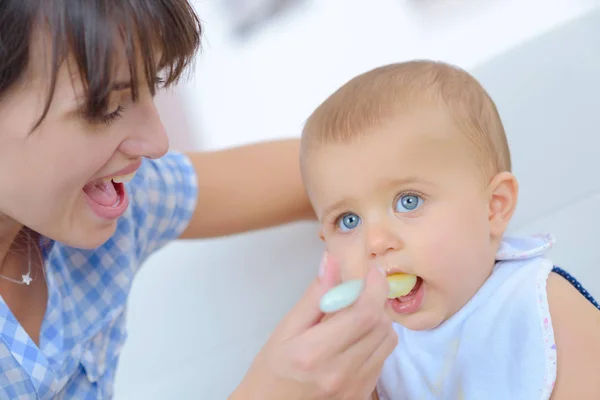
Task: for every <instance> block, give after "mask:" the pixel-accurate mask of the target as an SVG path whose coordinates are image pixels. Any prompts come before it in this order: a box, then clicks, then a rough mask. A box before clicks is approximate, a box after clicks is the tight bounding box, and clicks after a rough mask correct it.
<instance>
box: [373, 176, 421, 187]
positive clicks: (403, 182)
mask: <svg viewBox="0 0 600 400" xmlns="http://www.w3.org/2000/svg"><path fill="white" fill-rule="evenodd" d="M411 184H412V185H414V184H420V185H429V186H431V185H433V183H431V182H429V181H428V180H426V179H423V178H421V177H418V176H408V177H403V178H396V179H392V180H389V181H387V182H386V183H385V184H384V185H385V187H397V186H407V185H411Z"/></svg>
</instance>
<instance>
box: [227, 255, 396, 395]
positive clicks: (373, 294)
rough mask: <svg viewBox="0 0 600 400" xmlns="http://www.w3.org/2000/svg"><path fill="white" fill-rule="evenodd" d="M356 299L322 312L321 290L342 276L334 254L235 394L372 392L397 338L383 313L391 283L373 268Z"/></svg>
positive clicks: (365, 393)
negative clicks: (342, 308)
mask: <svg viewBox="0 0 600 400" xmlns="http://www.w3.org/2000/svg"><path fill="white" fill-rule="evenodd" d="M365 279H366V281H365V286H364V289H363V292H362V293H361V295H360V297H359V298H358V300H357V301H356V302H355V303H354V304H352V305H351V306H350V307H348V308H346V309H344V310H341V311H339V312H337V313H335V314H333V315H328V316H327V318H323V317H324V315H323V313H322V312H321V311H320V310H319V300H320V298H321V296H322V295H323V294H324V293H325V292H326V291H327V290H329V289H330V288H331V287H333V286H334V285H335V284H337V283H338V282H339V268H338V266H337V264H336V263H335V261H334V260H331V258H329V260H327V258H325V259H324V268H323V273H322V274H321V277H320V279H317V280H316V281H315V282H313V284H312V285H311V286H310V287H309V288H308V290H307V292H306V293H305V294H304V296H303V297H302V299H301V300H300V301H299V302H298V303H297V304H296V306H295V307H294V308H293V309H292V310H291V311H290V312H289V313H288V314H287V315H286V317H285V318H284V319H283V321H282V322H281V323H280V324H279V326H278V327H277V328H276V329H275V331H274V332H273V334H272V336H271V337H270V339H269V341H268V342H267V343H266V345H265V346H264V347H263V349H262V351H261V352H260V353H259V354H258V355H257V356H256V358H255V360H254V363H253V364H252V366H251V367H250V370H249V371H248V373H247V375H246V377H245V378H244V380H243V381H242V383H241V384H240V386H239V387H238V388H237V390H236V392H235V393H234V394H233V395H232V396H231V400H234V399H240V400H254V399H256V400H268V399H278V400H279V399H286V400H294V399H297V400H308V399H360V400H363V399H366V398H370V397H369V396H370V395H371V393H372V391H373V389H374V387H375V384H376V382H377V379H378V377H379V374H380V372H381V368H382V366H383V362H384V361H385V359H386V358H387V357H388V356H389V354H390V353H391V352H392V350H393V349H394V347H395V346H396V344H397V341H398V338H397V336H396V333H395V331H394V330H393V328H392V323H391V320H390V319H389V318H388V317H387V315H386V314H385V302H386V299H387V293H388V290H389V289H388V284H387V281H386V279H385V277H384V275H383V274H382V273H381V272H380V271H379V270H377V269H375V268H373V269H372V270H371V271H369V273H368V274H367V276H366V278H365Z"/></svg>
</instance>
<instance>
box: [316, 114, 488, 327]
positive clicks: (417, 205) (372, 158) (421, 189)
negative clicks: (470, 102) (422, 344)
mask: <svg viewBox="0 0 600 400" xmlns="http://www.w3.org/2000/svg"><path fill="white" fill-rule="evenodd" d="M471 149H472V148H471V147H470V145H469V142H468V141H467V139H466V138H465V137H464V136H463V135H462V134H461V133H459V132H457V131H456V128H454V127H453V125H452V124H451V123H450V121H448V120H447V119H446V117H445V116H443V115H440V114H439V113H433V112H431V113H429V114H423V115H406V116H402V117H399V118H396V119H395V120H393V121H389V123H387V124H385V125H384V126H379V127H376V128H373V129H371V130H370V131H369V132H365V134H364V136H363V137H360V138H357V140H355V141H353V142H350V143H344V144H332V145H324V146H322V147H321V148H319V149H315V150H311V152H310V154H308V155H307V157H306V159H305V160H304V162H305V164H304V176H305V179H306V182H305V183H306V186H307V190H308V193H309V196H310V198H311V201H312V202H313V206H314V208H315V211H316V212H317V215H318V217H319V219H320V222H321V223H322V231H321V234H322V238H323V239H324V240H325V243H326V247H327V250H328V251H329V252H330V253H331V254H332V255H333V256H334V257H335V258H336V259H337V260H339V261H340V266H341V269H342V279H343V280H344V281H346V280H350V279H357V278H362V277H364V275H365V274H366V271H367V269H368V268H372V267H374V266H377V265H379V266H381V267H383V268H384V269H385V270H386V271H387V273H388V274H392V273H396V272H404V273H408V274H413V275H417V276H418V277H419V279H418V281H417V286H416V287H415V288H416V290H415V291H414V292H415V293H412V294H411V295H409V296H407V297H406V298H403V299H402V301H401V300H400V299H394V300H389V301H388V305H387V307H388V312H389V313H390V315H391V317H392V319H393V320H394V321H396V322H398V323H400V324H402V325H404V326H406V327H407V328H409V329H413V330H422V329H431V328H434V327H436V326H438V325H439V324H440V323H442V322H443V321H445V320H446V319H448V318H449V317H450V316H452V315H453V314H454V313H455V312H456V311H457V310H459V309H460V308H461V307H462V306H463V305H464V304H465V303H466V302H467V301H468V300H469V299H470V298H471V296H473V294H474V293H475V292H476V291H477V290H478V289H479V287H480V286H481V285H482V284H483V282H484V281H485V279H486V278H487V277H488V276H489V275H490V273H491V270H492V267H493V264H494V255H495V249H494V246H493V244H492V241H491V238H490V222H489V210H490V205H489V198H488V195H487V191H486V186H487V185H486V183H485V182H483V178H482V174H481V172H480V170H479V169H478V166H477V163H476V161H475V158H474V156H473V151H472V150H471Z"/></svg>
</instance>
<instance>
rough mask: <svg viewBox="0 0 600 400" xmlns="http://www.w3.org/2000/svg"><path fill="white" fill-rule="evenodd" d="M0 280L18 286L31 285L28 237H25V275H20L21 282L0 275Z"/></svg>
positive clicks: (29, 238)
mask: <svg viewBox="0 0 600 400" xmlns="http://www.w3.org/2000/svg"><path fill="white" fill-rule="evenodd" d="M0 278H2V279H6V280H7V281H11V282H14V283H17V284H19V285H27V286H29V285H30V284H31V281H32V280H33V279H31V237H30V236H29V235H27V273H26V274H24V275H21V280H17V279H13V278H11V277H8V276H6V275H2V274H0Z"/></svg>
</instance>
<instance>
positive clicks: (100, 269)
mask: <svg viewBox="0 0 600 400" xmlns="http://www.w3.org/2000/svg"><path fill="white" fill-rule="evenodd" d="M127 186H128V193H129V195H130V200H131V203H130V206H129V208H128V210H127V212H126V213H125V215H124V216H123V217H121V219H120V220H119V221H118V224H117V230H116V232H115V234H114V235H113V237H112V238H110V239H109V240H108V241H107V242H106V243H105V244H104V245H102V246H101V247H99V248H97V249H95V250H80V249H75V248H72V247H68V246H65V245H63V244H61V243H53V244H52V245H51V247H49V248H48V251H46V252H45V254H44V255H45V259H46V275H47V283H48V307H47V310H46V314H45V316H44V320H43V322H42V327H41V333H40V346H39V347H38V346H37V345H36V344H35V343H34V342H33V341H32V340H31V339H30V338H29V336H28V335H27V333H25V331H24V330H23V327H21V325H20V324H19V322H18V321H17V320H16V319H15V317H14V315H13V314H12V313H11V311H10V310H9V308H8V307H7V306H6V303H5V302H4V300H2V299H1V298H0V334H1V340H0V398H1V399H36V398H39V399H78V400H79V399H109V398H111V397H112V395H113V383H114V377H115V370H116V367H117V361H118V359H119V353H120V351H121V347H122V346H123V342H124V341H125V337H126V332H125V314H126V302H127V297H128V295H129V291H130V288H131V284H132V281H133V278H134V276H135V274H136V272H137V270H138V268H139V267H140V265H141V264H142V263H143V262H144V260H145V259H146V258H147V257H148V256H149V255H150V254H151V253H152V252H154V251H156V250H157V249H159V248H160V247H161V246H163V245H164V244H166V243H167V242H169V241H170V240H172V239H175V238H177V237H178V236H179V235H180V234H181V233H182V231H183V230H184V229H185V227H186V226H187V224H188V222H189V220H190V218H191V216H192V213H193V211H194V209H195V206H196V193H197V183H196V175H195V173H194V170H193V168H192V165H191V163H190V162H189V160H188V159H187V158H186V157H185V156H184V155H182V154H178V153H169V154H168V155H166V156H165V157H163V158H161V159H159V160H152V161H151V160H144V162H143V163H142V166H141V167H140V169H139V171H138V173H137V175H136V176H135V178H134V179H133V180H132V181H131V182H130V183H129V184H127Z"/></svg>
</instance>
